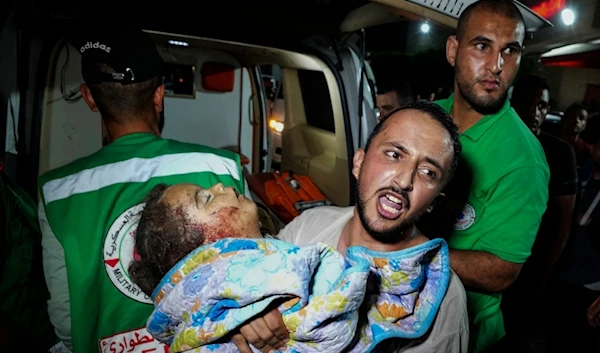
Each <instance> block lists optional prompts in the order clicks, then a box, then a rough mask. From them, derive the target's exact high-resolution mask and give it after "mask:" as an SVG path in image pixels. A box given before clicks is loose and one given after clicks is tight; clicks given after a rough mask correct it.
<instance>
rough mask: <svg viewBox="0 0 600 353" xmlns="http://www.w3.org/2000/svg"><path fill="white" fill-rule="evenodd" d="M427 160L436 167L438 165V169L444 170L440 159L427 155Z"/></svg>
mask: <svg viewBox="0 0 600 353" xmlns="http://www.w3.org/2000/svg"><path fill="white" fill-rule="evenodd" d="M425 160H426V161H427V162H429V163H431V164H433V165H434V167H436V168H437V169H439V170H441V171H442V172H443V171H444V168H443V167H442V164H441V163H440V162H438V161H436V160H435V159H433V158H431V157H425Z"/></svg>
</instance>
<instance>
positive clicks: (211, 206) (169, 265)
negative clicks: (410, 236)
mask: <svg viewBox="0 0 600 353" xmlns="http://www.w3.org/2000/svg"><path fill="white" fill-rule="evenodd" d="M145 202H146V205H145V208H144V211H143V213H142V216H141V219H140V223H139V225H138V229H137V232H136V238H135V246H136V251H137V254H138V255H139V258H138V260H137V261H134V262H133V263H132V264H131V266H130V268H129V273H130V275H131V277H132V279H133V280H134V281H135V282H136V283H137V284H138V285H139V286H140V288H141V289H142V290H143V291H144V292H145V293H147V294H148V295H151V297H152V300H153V302H154V306H155V309H154V312H153V313H152V315H151V316H150V318H149V319H148V321H147V330H148V331H149V332H150V334H152V335H153V336H154V337H155V338H156V339H157V340H159V341H161V342H163V343H165V344H167V345H170V347H171V351H172V352H186V351H190V352H191V351H193V352H236V351H237V348H236V346H235V345H234V343H233V342H231V341H230V339H229V337H230V336H229V335H230V333H232V332H233V331H235V330H236V329H237V328H239V327H240V326H241V325H242V324H244V323H245V322H246V321H248V320H249V319H251V318H253V317H255V316H256V315H258V314H261V313H263V312H265V311H266V310H268V308H269V307H270V306H271V305H278V310H279V311H280V312H281V314H282V318H283V322H284V323H285V325H286V327H287V328H288V330H289V333H290V335H289V337H290V341H289V342H287V347H288V348H287V351H288V352H323V351H326V352H332V353H333V352H341V351H348V352H369V351H371V350H373V348H375V346H376V345H377V344H378V343H380V342H382V341H383V340H386V339H390V338H402V339H408V340H414V339H418V338H420V337H422V336H423V335H424V334H425V333H426V332H427V331H428V330H429V328H430V327H431V325H432V323H433V321H434V318H435V316H436V313H437V311H438V308H439V306H440V303H441V301H442V299H443V297H444V295H445V293H446V289H447V286H448V281H449V276H450V266H449V257H448V249H447V245H446V243H445V242H444V241H443V240H441V239H435V240H431V241H429V242H427V243H425V244H422V245H419V246H417V247H413V248H411V249H408V250H402V251H396V252H387V253H382V252H373V251H370V250H368V249H366V248H363V247H351V248H348V250H347V251H346V254H345V256H343V255H342V254H341V253H339V252H337V251H336V250H335V249H334V248H332V247H330V246H328V245H325V244H322V243H317V244H314V245H309V246H301V247H298V246H295V245H293V244H289V243H286V242H283V241H280V240H277V239H266V238H262V236H261V233H260V228H259V222H258V213H257V206H256V204H254V202H252V201H251V200H249V199H247V198H246V197H245V196H244V195H241V194H239V193H237V192H236V191H235V190H234V189H232V188H225V187H223V185H221V184H218V185H215V186H214V187H212V188H211V189H203V188H201V187H198V186H196V185H193V184H177V185H173V186H169V187H167V186H166V185H158V186H156V187H155V188H154V189H153V190H152V191H151V192H150V193H149V195H148V196H147V198H146V201H145ZM414 268H423V270H419V271H406V270H405V269H414ZM367 284H368V285H367ZM253 349H254V348H253ZM254 351H255V352H259V351H258V350H257V349H254Z"/></svg>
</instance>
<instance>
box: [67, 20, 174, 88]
mask: <svg viewBox="0 0 600 353" xmlns="http://www.w3.org/2000/svg"><path fill="white" fill-rule="evenodd" d="M71 43H72V44H73V46H74V47H75V48H76V49H77V50H79V53H80V54H81V72H82V74H83V79H84V81H85V82H86V83H102V82H121V83H122V84H124V85H126V84H131V83H138V82H144V81H148V80H150V79H152V78H155V77H160V78H161V79H162V75H163V60H162V58H161V56H160V54H158V51H157V50H156V46H155V44H154V43H153V42H152V40H151V39H150V37H149V36H148V35H147V34H146V33H145V32H143V31H142V30H141V29H139V28H131V27H123V26H110V28H106V27H105V26H104V28H99V27H97V26H93V28H88V29H85V30H83V31H82V32H81V34H80V35H77V36H76V38H74V39H73V40H72V41H71ZM101 64H106V65H108V66H109V67H111V68H112V69H113V70H114V73H112V74H107V73H105V72H102V71H101V70H100V67H101V66H100V65H101Z"/></svg>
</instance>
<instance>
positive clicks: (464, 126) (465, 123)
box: [450, 88, 484, 133]
mask: <svg viewBox="0 0 600 353" xmlns="http://www.w3.org/2000/svg"><path fill="white" fill-rule="evenodd" d="M454 92H456V93H455V94H454V102H453V104H452V110H451V111H450V116H451V117H452V120H454V123H455V124H456V125H457V126H458V131H459V132H460V133H463V132H465V131H467V130H468V129H469V128H470V127H471V126H473V125H475V124H476V123H477V122H478V121H479V120H481V118H483V116H484V115H483V114H481V113H479V112H478V111H476V110H475V109H473V107H471V105H470V104H469V103H468V102H467V101H466V100H465V99H464V97H463V96H462V95H461V94H460V91H458V90H457V89H456V88H455V90H454Z"/></svg>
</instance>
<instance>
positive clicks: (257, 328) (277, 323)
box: [231, 308, 289, 353]
mask: <svg viewBox="0 0 600 353" xmlns="http://www.w3.org/2000/svg"><path fill="white" fill-rule="evenodd" d="M231 340H232V341H233V343H235V345H236V346H237V348H238V349H239V351H240V353H252V350H251V349H250V346H249V344H251V345H253V346H254V347H256V348H257V349H260V351H261V352H263V353H268V352H272V351H276V350H281V349H284V347H285V345H286V342H287V341H288V340H289V332H288V330H287V327H286V326H285V324H284V323H283V319H282V318H281V313H280V312H279V310H277V308H275V309H273V310H271V311H270V312H268V313H267V314H266V315H265V316H263V317H257V318H254V319H253V320H250V321H248V322H247V323H246V324H245V325H243V326H242V327H240V330H239V333H236V334H234V335H233V336H232V337H231Z"/></svg>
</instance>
